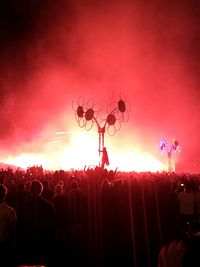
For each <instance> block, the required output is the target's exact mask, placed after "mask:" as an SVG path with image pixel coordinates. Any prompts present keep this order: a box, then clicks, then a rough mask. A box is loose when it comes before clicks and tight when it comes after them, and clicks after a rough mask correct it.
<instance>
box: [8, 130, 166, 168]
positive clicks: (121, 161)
mask: <svg viewBox="0 0 200 267" xmlns="http://www.w3.org/2000/svg"><path fill="white" fill-rule="evenodd" d="M66 135H69V137H70V138H69V142H68V143H65V142H66V141H65V138H66ZM108 155H109V159H110V165H109V166H108V169H116V168H117V169H118V170H120V171H136V172H144V171H151V172H156V171H162V170H166V167H165V166H164V165H163V164H162V163H161V162H160V161H159V160H158V159H156V158H155V157H153V156H152V155H151V154H149V153H147V152H142V151H140V150H139V149H136V151H115V152H113V150H112V147H111V148H109V151H108ZM4 162H5V163H6V164H12V165H16V166H18V167H21V168H24V169H26V168H27V167H30V166H33V165H42V166H43V168H44V169H49V170H58V169H63V170H70V169H83V168H84V167H85V166H87V167H94V166H97V165H99V155H98V143H97V136H96V134H94V133H92V132H84V131H83V132H64V133H56V134H55V135H54V139H52V140H50V141H48V142H47V143H46V148H45V151H44V152H43V153H22V154H20V155H18V156H16V157H14V156H10V157H8V158H6V159H4Z"/></svg>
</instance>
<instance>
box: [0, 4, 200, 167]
mask: <svg viewBox="0 0 200 267" xmlns="http://www.w3.org/2000/svg"><path fill="white" fill-rule="evenodd" d="M199 85H200V2H199V1H198V0H196V1H195V0H194V1H190V0H182V1H179V0H174V1H169V0H168V1H167V0H164V1H159V0H152V1H148V0H143V1H139V0H136V1H131V0H124V1H119V0H115V1H114V0H109V1H95V0H86V1H81V0H71V1H67V0H64V1H63V0H57V1H53V0H49V1H47V0H43V1H40V0H29V1H25V0H21V1H11V0H2V1H1V3H0V104H1V109H0V158H1V159H2V160H3V159H4V158H6V157H8V156H9V155H18V154H20V153H22V152H42V149H43V143H45V142H46V140H49V139H48V138H51V135H52V134H53V133H54V132H57V131H66V132H73V131H79V130H80V127H79V126H78V124H77V122H76V119H75V116H74V110H73V109H72V101H73V100H76V99H78V98H79V97H80V96H84V99H86V100H87V99H89V98H92V99H94V101H95V102H98V103H101V104H102V105H103V106H105V107H106V106H107V105H108V103H110V102H112V101H113V92H117V93H115V96H116V95H117V96H119V99H120V98H122V99H124V100H125V102H126V103H127V106H129V107H130V111H129V121H128V122H127V123H124V124H123V125H122V127H121V129H120V131H119V132H117V133H116V134H115V136H113V137H112V138H110V137H108V139H106V140H107V143H106V145H107V146H108V147H109V145H112V147H113V148H116V149H119V150H120V151H126V150H127V149H128V148H129V149H130V148H131V149H132V150H134V149H135V150H140V151H143V152H144V153H145V152H148V153H150V154H152V155H154V156H155V157H157V158H159V151H158V150H159V141H160V140H161V139H162V138H166V139H167V140H169V142H171V140H172V139H173V138H174V137H175V138H177V140H178V141H179V143H180V146H181V152H180V154H179V157H178V158H179V159H178V163H177V168H179V169H180V170H184V171H199V170H200V158H199V153H200V146H199V144H200V130H199V126H200V123H199V117H200V108H199V100H200V89H199ZM115 100H116V97H115ZM102 112H103V111H102ZM104 114H105V115H104ZM104 114H103V115H102V116H106V108H105V110H104ZM91 131H93V129H92V130H91ZM94 131H95V130H94ZM67 138H69V139H70V136H69V137H67ZM96 138H97V145H98V136H96ZM106 138H107V137H106ZM68 141H70V140H68V139H65V142H66V143H67V142H68ZM80 150H81V144H80Z"/></svg>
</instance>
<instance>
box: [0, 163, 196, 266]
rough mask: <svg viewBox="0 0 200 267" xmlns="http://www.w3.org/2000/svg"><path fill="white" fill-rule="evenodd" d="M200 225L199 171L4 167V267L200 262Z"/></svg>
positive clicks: (0, 220)
mask: <svg viewBox="0 0 200 267" xmlns="http://www.w3.org/2000/svg"><path fill="white" fill-rule="evenodd" d="M199 233H200V174H189V173H187V174H186V173H183V174H176V173H168V172H162V173H159V172H157V173H151V172H144V173H137V172H120V171H117V170H109V171H108V170H107V169H104V168H100V167H95V168H85V169H84V170H71V171H64V170H58V171H47V170H43V168H42V166H32V167H29V168H27V169H26V170H23V169H20V168H19V169H17V170H15V171H14V170H13V169H11V168H7V169H1V170H0V251H1V263H2V264H4V265H2V264H1V266H2V267H3V266H4V267H7V266H9V267H16V266H20V265H44V266H48V267H61V266H69V267H71V266H74V267H75V266H77V267H78V266H88V267H90V266H91V267H92V266H94V267H107V266H121V267H122V266H123V267H124V266H125V267H129V266H130V267H140V266H145V267H164V266H165V267H168V266H169V267H178V266H179V267H180V266H200V259H199V258H198V253H199V252H200V250H199V247H200V246H199V240H200V235H199ZM196 262H198V264H199V265H198V264H197V265H192V264H194V263H195V264H196Z"/></svg>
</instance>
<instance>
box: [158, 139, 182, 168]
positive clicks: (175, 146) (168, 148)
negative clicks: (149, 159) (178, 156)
mask: <svg viewBox="0 0 200 267" xmlns="http://www.w3.org/2000/svg"><path fill="white" fill-rule="evenodd" d="M160 150H161V152H166V153H167V157H168V172H173V168H172V152H173V151H174V152H180V147H179V142H178V141H177V140H176V139H175V138H174V139H173V141H172V143H171V144H170V145H168V143H167V141H166V140H165V139H163V140H161V141H160Z"/></svg>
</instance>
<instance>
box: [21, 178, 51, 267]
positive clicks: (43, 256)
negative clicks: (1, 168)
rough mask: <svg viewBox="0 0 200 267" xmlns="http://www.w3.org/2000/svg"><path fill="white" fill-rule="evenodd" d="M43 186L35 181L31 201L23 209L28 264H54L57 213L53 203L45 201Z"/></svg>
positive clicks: (23, 232) (25, 258) (24, 242)
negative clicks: (52, 256)
mask: <svg viewBox="0 0 200 267" xmlns="http://www.w3.org/2000/svg"><path fill="white" fill-rule="evenodd" d="M42 190H43V185H42V183H41V182H40V181H38V180H34V181H32V183H31V185H30V195H31V197H30V200H28V201H27V202H26V203H25V205H24V209H23V215H22V221H21V231H22V233H21V235H22V239H23V240H22V243H23V251H24V255H23V256H24V257H23V261H24V263H26V264H44V265H48V263H49V262H52V258H51V255H52V251H53V250H52V249H53V242H54V232H55V212H54V208H53V205H52V203H50V202H49V201H47V200H45V199H43V198H42V197H41V193H42Z"/></svg>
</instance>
